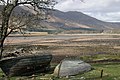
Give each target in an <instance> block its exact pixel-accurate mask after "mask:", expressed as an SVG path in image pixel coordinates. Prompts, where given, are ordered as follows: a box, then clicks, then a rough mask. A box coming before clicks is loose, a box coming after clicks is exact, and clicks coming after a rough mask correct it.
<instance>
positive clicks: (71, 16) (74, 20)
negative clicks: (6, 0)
mask: <svg viewBox="0 0 120 80" xmlns="http://www.w3.org/2000/svg"><path fill="white" fill-rule="evenodd" d="M1 9H2V6H0V10H1ZM21 12H24V13H30V14H34V12H33V11H31V10H29V9H27V8H25V7H23V6H21V7H16V8H15V9H14V13H21ZM49 12H50V14H49V15H48V19H47V20H42V21H41V20H38V21H37V23H36V24H35V25H27V27H26V29H25V30H27V31H37V32H38V31H47V32H49V33H59V32H64V33H81V32H103V31H111V30H118V29H120V23H112V22H104V21H101V20H98V19H96V18H93V17H90V16H88V15H86V14H83V13H81V12H77V11H69V12H62V11H58V10H53V11H49ZM21 15H22V14H21ZM19 16H20V14H19Z"/></svg>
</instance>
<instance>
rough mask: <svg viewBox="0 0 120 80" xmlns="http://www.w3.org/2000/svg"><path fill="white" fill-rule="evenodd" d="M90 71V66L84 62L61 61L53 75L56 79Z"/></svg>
mask: <svg viewBox="0 0 120 80" xmlns="http://www.w3.org/2000/svg"><path fill="white" fill-rule="evenodd" d="M90 70H91V65H90V64H88V63H86V62H84V61H81V60H72V59H66V60H63V61H61V63H59V64H58V65H57V66H56V68H55V70H54V75H55V76H57V77H63V76H70V75H76V74H79V73H84V72H87V71H90Z"/></svg>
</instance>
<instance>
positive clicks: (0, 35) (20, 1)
mask: <svg viewBox="0 0 120 80" xmlns="http://www.w3.org/2000/svg"><path fill="white" fill-rule="evenodd" d="M0 3H1V4H2V5H4V6H3V9H2V13H1V18H2V21H1V26H0V59H1V58H2V54H3V50H4V48H3V44H4V41H5V39H6V37H7V36H8V35H9V34H11V33H12V32H13V31H14V30H16V29H18V28H20V27H21V26H24V25H25V24H23V25H21V26H17V25H18V24H17V25H15V24H13V22H14V21H16V19H15V18H12V16H11V14H12V12H13V10H14V8H16V7H17V6H20V5H22V6H31V7H33V9H34V11H36V12H37V14H38V13H41V12H43V13H44V12H46V10H48V9H49V8H52V7H53V6H54V5H55V3H56V2H55V1H54V0H0ZM28 16H29V15H28ZM10 19H11V20H10ZM27 20H29V19H27ZM27 20H26V21H27ZM20 22H21V21H19V22H18V23H20ZM15 26H17V27H15ZM8 30H9V31H8Z"/></svg>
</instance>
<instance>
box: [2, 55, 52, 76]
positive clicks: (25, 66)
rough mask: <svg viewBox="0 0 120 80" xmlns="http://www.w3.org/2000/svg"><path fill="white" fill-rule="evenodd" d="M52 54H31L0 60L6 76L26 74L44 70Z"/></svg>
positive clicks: (48, 64)
mask: <svg viewBox="0 0 120 80" xmlns="http://www.w3.org/2000/svg"><path fill="white" fill-rule="evenodd" d="M51 59H52V55H31V56H24V57H16V58H10V59H4V60H0V67H1V69H2V70H3V72H4V73H5V74H6V75H7V76H26V75H32V74H36V73H41V72H45V71H46V70H48V68H49V67H50V61H51Z"/></svg>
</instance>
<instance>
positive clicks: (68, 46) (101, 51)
mask: <svg viewBox="0 0 120 80" xmlns="http://www.w3.org/2000/svg"><path fill="white" fill-rule="evenodd" d="M5 48H6V49H5V51H4V53H6V52H10V51H14V50H16V49H20V48H24V49H25V50H26V53H25V54H23V55H29V52H32V53H33V54H35V53H50V54H52V55H53V60H52V62H51V65H52V66H53V67H55V66H56V64H58V63H59V62H60V61H61V60H62V59H64V58H66V57H67V58H79V59H81V60H84V61H85V62H89V63H90V64H91V65H92V67H93V68H94V69H93V70H92V71H90V72H88V73H84V74H79V75H76V76H71V77H69V78H66V77H65V78H56V77H54V76H53V75H52V72H50V73H48V74H45V75H42V76H38V75H37V76H36V77H35V78H36V79H37V80H42V79H43V80H49V79H50V78H51V79H55V80H68V79H69V80H120V77H119V76H120V74H119V73H120V71H119V69H120V64H119V63H120V34H59V35H46V36H32V37H17V38H16V37H14V36H13V37H8V38H7V39H6V42H5ZM95 61H96V62H97V63H96V62H95ZM102 69H103V71H104V72H103V73H104V74H103V78H100V72H101V70H102ZM1 74H2V73H0V75H1ZM19 78H22V77H19ZM25 78H26V77H24V79H25ZM27 78H28V77H27ZM27 78H26V79H27ZM12 79H13V80H14V78H11V80H12ZM15 79H16V78H15ZM24 79H18V80H24ZM29 79H32V78H29Z"/></svg>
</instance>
